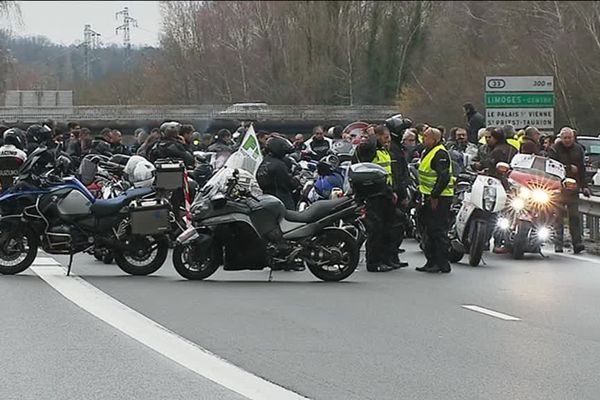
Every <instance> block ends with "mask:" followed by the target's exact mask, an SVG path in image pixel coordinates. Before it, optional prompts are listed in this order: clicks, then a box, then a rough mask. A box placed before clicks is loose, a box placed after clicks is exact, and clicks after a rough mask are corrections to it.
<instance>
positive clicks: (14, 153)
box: [0, 103, 590, 273]
mask: <svg viewBox="0 0 600 400" xmlns="http://www.w3.org/2000/svg"><path fill="white" fill-rule="evenodd" d="M464 114H465V125H464V126H462V127H453V128H452V129H450V130H448V131H447V130H446V129H445V128H444V127H442V126H433V125H431V124H427V123H414V122H413V121H411V120H410V119H407V118H404V117H402V116H401V115H396V116H393V117H391V118H389V119H387V120H386V121H385V123H383V124H380V125H366V124H365V125H366V126H364V128H363V129H359V130H358V131H357V130H356V129H353V130H347V129H346V130H345V129H344V128H343V127H341V126H333V127H331V128H329V129H328V130H325V128H324V127H323V126H317V127H315V128H314V129H313V131H312V135H310V137H306V136H305V135H303V134H297V135H295V136H294V137H293V141H289V140H287V139H286V138H285V136H284V135H281V134H278V133H272V132H266V131H259V132H257V134H256V137H257V140H258V142H259V145H260V148H261V151H262V154H263V161H262V164H261V165H260V166H259V168H258V171H257V173H256V178H257V181H258V183H259V185H260V186H261V189H262V190H263V191H264V192H265V193H266V194H271V195H273V196H276V197H278V198H279V199H280V200H281V201H282V202H283V204H284V205H285V206H286V208H288V209H295V208H296V206H297V204H296V202H295V200H294V197H293V195H292V193H293V192H294V191H295V190H297V189H298V185H299V182H298V181H297V180H296V179H295V178H294V176H293V174H292V170H291V168H292V166H291V164H290V162H289V159H288V158H287V156H288V155H289V154H290V153H294V152H295V153H296V154H298V155H299V157H305V158H309V159H312V160H316V161H321V160H325V161H324V162H322V163H321V168H322V171H321V172H322V175H324V176H326V177H327V179H326V180H325V181H324V182H325V183H326V184H328V185H330V186H331V185H339V183H331V182H334V180H335V182H339V181H341V179H342V177H341V175H340V174H339V171H338V170H337V168H336V166H335V165H332V164H331V163H328V162H327V157H328V156H329V155H330V154H331V151H332V147H333V146H334V145H335V144H336V143H339V142H346V143H348V144H350V145H352V148H353V149H354V150H353V156H352V162H353V163H360V162H369V163H374V164H377V165H379V166H381V167H382V168H383V169H385V171H386V172H387V188H386V190H383V191H381V192H379V193H377V194H375V195H373V196H370V197H369V198H368V199H367V200H366V216H367V217H366V220H365V226H366V228H367V232H368V236H367V243H366V262H367V265H366V267H367V270H368V271H371V272H386V271H391V270H393V269H397V268H402V267H406V266H407V265H408V264H407V263H406V262H401V261H400V259H399V256H398V254H399V253H401V252H402V249H400V244H401V242H402V232H401V231H402V228H401V225H402V221H403V216H405V215H406V213H407V212H408V208H409V200H410V199H409V191H408V187H409V185H410V184H411V177H410V174H409V165H410V164H417V163H418V176H419V186H418V192H419V193H420V204H419V207H420V210H419V215H420V223H421V224H422V226H423V232H424V237H423V241H424V243H423V249H424V253H425V256H426V259H427V261H426V263H425V265H423V266H421V267H418V268H417V270H418V271H423V272H428V273H448V272H450V271H451V266H450V263H449V261H448V248H449V246H448V229H449V224H450V206H451V202H452V198H453V196H454V185H455V180H456V177H457V176H459V174H461V173H462V172H463V171H465V170H467V169H472V170H474V171H476V172H478V173H487V174H494V173H495V170H496V165H497V164H498V163H499V162H506V163H510V161H511V159H512V158H513V157H514V156H515V154H517V153H522V154H538V155H542V156H545V157H550V158H553V159H555V160H558V161H560V162H561V163H562V164H564V165H565V168H566V172H567V176H568V177H570V178H573V179H575V180H576V181H577V184H578V190H577V191H567V190H565V191H564V193H563V196H562V198H561V204H562V206H563V207H561V212H562V211H563V210H564V213H565V214H566V215H567V216H568V221H569V225H570V232H571V236H572V242H573V248H574V251H575V252H576V253H579V252H581V251H582V250H583V249H584V247H583V244H582V241H581V226H580V222H579V214H578V209H577V204H578V193H579V191H581V192H583V193H584V194H585V195H587V196H589V195H590V191H589V188H588V186H587V182H586V180H585V175H584V172H585V166H584V149H583V147H582V146H581V145H579V144H578V143H577V140H576V132H575V131H574V130H573V129H571V128H569V127H564V128H562V129H561V130H560V132H559V133H558V135H556V136H554V135H545V136H543V135H542V134H541V133H540V131H539V130H538V129H536V128H535V127H533V126H528V127H523V129H520V130H518V131H517V130H515V129H514V127H512V126H510V125H506V126H503V127H491V126H489V127H488V126H485V118H483V116H482V115H481V114H480V113H478V112H477V111H476V110H475V108H474V107H473V105H472V104H469V103H467V104H465V105H464ZM245 132H246V127H244V126H242V127H241V128H240V129H238V130H237V131H236V132H234V133H233V134H232V132H230V131H229V130H227V129H221V130H219V131H218V132H216V134H209V133H199V132H197V131H196V130H195V129H194V127H193V126H192V125H186V124H183V125H182V124H179V123H177V122H167V123H163V124H162V125H161V126H160V128H154V129H152V130H150V131H149V132H148V131H146V130H144V129H142V128H140V129H137V130H136V131H135V133H134V143H133V144H132V145H129V146H127V145H125V144H124V143H123V135H122V134H121V132H120V131H119V130H118V129H111V128H105V129H102V130H101V131H100V133H99V135H97V136H95V137H94V136H93V135H92V132H91V131H90V129H88V128H86V127H82V126H81V125H79V124H78V123H75V122H70V123H68V124H67V125H66V130H64V131H61V130H60V129H59V128H58V126H57V124H56V123H55V122H54V121H51V120H47V121H44V122H42V123H40V124H34V125H31V126H29V127H28V128H27V129H26V130H25V131H23V130H20V129H18V128H11V127H7V126H0V133H1V134H2V136H1V137H2V146H1V147H0V162H3V161H2V160H6V159H8V158H11V157H12V158H13V160H14V159H16V160H17V164H19V162H18V160H21V161H20V162H21V163H22V162H23V161H24V160H25V159H26V158H27V154H29V153H31V152H32V151H33V150H35V149H36V148H37V147H38V146H46V147H48V148H51V149H55V150H56V151H57V152H61V153H62V154H65V155H67V156H69V157H70V158H71V159H72V161H73V163H74V164H75V165H77V163H78V162H79V161H80V160H81V159H82V158H83V157H84V156H85V155H87V154H101V155H106V156H111V155H114V154H124V155H140V156H143V157H145V158H147V159H148V160H149V161H151V162H154V161H155V160H157V159H162V158H171V159H180V160H182V161H183V162H184V163H185V164H186V166H188V167H193V166H194V164H195V157H194V152H195V151H202V152H213V153H215V154H217V155H219V156H220V157H222V158H223V160H226V159H227V157H228V156H229V155H231V154H232V153H233V152H234V151H235V150H236V149H237V148H238V147H239V145H240V143H241V141H242V139H243V137H244V135H245ZM357 132H358V133H357ZM321 172H320V174H321ZM336 174H337V175H336ZM3 186H5V184H4V183H3ZM562 220H563V218H559V226H558V229H557V233H558V235H557V241H556V251H559V252H560V251H563V248H562V241H563V238H562V231H563V229H562V227H561V226H560V223H561V222H562ZM399 227H400V228H399Z"/></svg>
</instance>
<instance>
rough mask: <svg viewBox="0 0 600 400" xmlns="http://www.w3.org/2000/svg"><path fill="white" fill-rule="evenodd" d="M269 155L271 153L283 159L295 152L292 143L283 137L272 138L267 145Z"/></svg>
mask: <svg viewBox="0 0 600 400" xmlns="http://www.w3.org/2000/svg"><path fill="white" fill-rule="evenodd" d="M265 149H266V150H267V153H271V154H272V155H273V156H275V157H277V158H283V157H284V156H285V155H286V154H290V153H293V152H294V146H293V145H292V143H291V142H290V141H289V140H287V139H286V138H283V137H281V136H272V137H271V138H270V139H269V140H268V141H267V144H266V145H265Z"/></svg>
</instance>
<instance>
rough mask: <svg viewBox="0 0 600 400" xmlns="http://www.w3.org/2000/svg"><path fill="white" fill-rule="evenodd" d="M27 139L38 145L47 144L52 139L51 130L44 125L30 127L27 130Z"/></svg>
mask: <svg viewBox="0 0 600 400" xmlns="http://www.w3.org/2000/svg"><path fill="white" fill-rule="evenodd" d="M27 139H28V140H29V141H31V142H35V143H39V144H42V143H46V142H49V141H50V140H51V139H52V129H50V128H49V127H48V126H46V125H43V126H42V125H38V124H34V125H31V126H29V128H27Z"/></svg>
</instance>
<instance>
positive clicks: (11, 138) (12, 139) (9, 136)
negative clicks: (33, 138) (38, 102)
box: [3, 128, 27, 150]
mask: <svg viewBox="0 0 600 400" xmlns="http://www.w3.org/2000/svg"><path fill="white" fill-rule="evenodd" d="M3 138H4V144H12V145H13V146H15V147H17V148H18V149H21V150H23V148H24V147H25V142H26V140H27V139H26V138H25V134H24V133H23V131H22V130H20V129H19V128H10V129H8V130H6V131H5V132H4V135H3Z"/></svg>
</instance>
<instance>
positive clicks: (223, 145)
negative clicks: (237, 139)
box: [208, 129, 234, 168]
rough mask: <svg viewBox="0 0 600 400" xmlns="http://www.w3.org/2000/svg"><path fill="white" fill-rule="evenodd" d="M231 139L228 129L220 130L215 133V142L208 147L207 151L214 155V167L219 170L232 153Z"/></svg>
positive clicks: (232, 143)
mask: <svg viewBox="0 0 600 400" xmlns="http://www.w3.org/2000/svg"><path fill="white" fill-rule="evenodd" d="M233 145H234V142H233V139H232V135H231V132H230V131H229V130H228V129H221V130H220V131H219V132H217V140H216V141H215V142H214V143H213V144H211V145H210V146H209V147H208V151H210V152H214V153H217V154H216V159H217V161H216V166H217V168H220V167H221V166H222V165H224V164H225V162H227V160H228V159H229V156H231V154H232V153H233Z"/></svg>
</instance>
